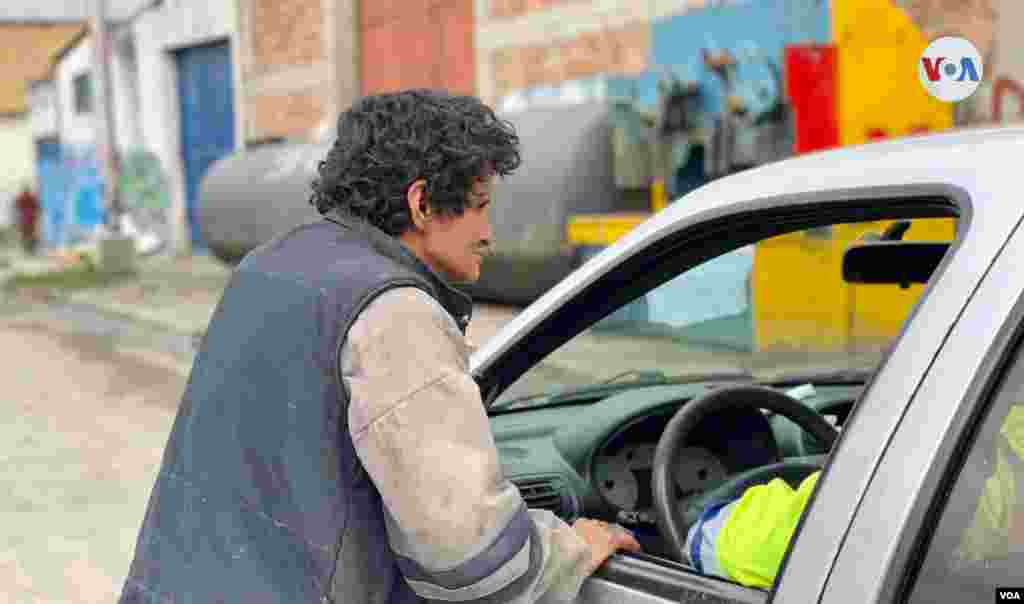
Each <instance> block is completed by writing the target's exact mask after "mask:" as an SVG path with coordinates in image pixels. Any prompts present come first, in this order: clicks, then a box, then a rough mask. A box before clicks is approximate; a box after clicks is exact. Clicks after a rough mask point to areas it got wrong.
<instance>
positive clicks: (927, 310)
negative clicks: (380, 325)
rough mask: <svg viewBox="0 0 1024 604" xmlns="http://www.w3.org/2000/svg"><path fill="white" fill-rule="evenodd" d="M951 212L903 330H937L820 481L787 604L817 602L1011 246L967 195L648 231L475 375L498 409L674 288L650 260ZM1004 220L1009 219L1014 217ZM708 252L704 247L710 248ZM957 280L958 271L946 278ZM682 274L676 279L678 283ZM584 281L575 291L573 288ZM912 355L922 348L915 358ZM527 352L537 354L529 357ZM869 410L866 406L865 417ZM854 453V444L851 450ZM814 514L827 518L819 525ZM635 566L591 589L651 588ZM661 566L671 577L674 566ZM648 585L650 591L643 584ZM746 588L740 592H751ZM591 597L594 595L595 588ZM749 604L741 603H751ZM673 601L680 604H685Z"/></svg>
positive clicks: (840, 205) (923, 193)
mask: <svg viewBox="0 0 1024 604" xmlns="http://www.w3.org/2000/svg"><path fill="white" fill-rule="evenodd" d="M883 201H884V202H883ZM880 202H883V203H880ZM933 206H934V207H939V206H941V207H943V208H944V209H943V210H942V211H936V213H934V214H930V213H929V212H928V211H927V210H926V209H925V208H928V207H933ZM910 208H915V209H916V210H917V211H914V212H908V210H909V209H910ZM949 208H956V210H955V211H956V214H957V218H958V229H957V237H956V240H955V241H954V242H953V244H952V245H951V248H950V249H951V253H950V254H947V256H946V258H944V259H943V262H942V264H940V266H939V268H938V269H937V271H936V278H935V279H933V281H932V282H931V283H929V284H928V285H927V286H926V288H925V291H924V293H923V294H922V296H921V297H920V299H919V301H918V303H917V304H916V305H915V306H914V308H913V309H912V311H911V313H910V316H911V318H910V320H908V321H907V322H906V323H905V325H913V324H918V323H919V324H927V325H928V326H929V329H928V330H927V333H918V332H922V331H924V330H915V332H914V333H915V335H914V337H913V338H911V340H912V342H913V344H910V343H904V338H899V339H898V340H897V345H896V346H894V347H892V348H891V349H890V351H889V353H888V355H887V359H886V360H885V361H884V362H883V364H882V366H883V370H881V371H879V372H878V373H877V374H876V376H875V378H874V379H873V381H872V384H869V385H868V387H867V388H866V389H865V395H863V396H862V400H867V401H868V403H869V404H868V406H869V407H871V408H877V409H881V410H882V413H880V414H879V415H878V416H876V417H873V418H869V420H868V421H866V422H860V423H861V424H862V425H861V426H860V427H859V428H857V429H855V430H853V431H852V434H853V435H854V436H855V438H850V434H851V432H848V431H844V434H843V435H842V436H841V437H840V439H839V442H838V443H837V446H836V447H837V448H836V451H837V453H836V455H834V456H833V459H831V460H830V461H829V463H828V464H826V466H825V469H824V472H823V480H821V481H819V488H818V492H817V493H816V494H815V495H814V496H813V497H812V499H811V502H810V504H809V514H808V516H813V517H812V518H811V519H810V520H808V518H806V517H805V518H804V520H803V521H802V522H801V525H800V526H799V527H798V530H797V533H796V534H795V536H794V544H796V545H799V544H800V542H801V541H805V542H806V543H807V545H806V546H805V547H804V548H803V551H804V554H802V555H803V556H805V557H806V556H807V555H808V553H812V552H813V556H814V564H813V566H811V565H809V564H806V563H802V562H798V563H797V564H792V565H790V569H789V575H788V576H789V577H790V581H789V583H788V586H787V588H786V592H785V594H786V597H787V601H789V599H792V601H810V600H811V599H817V598H818V596H819V595H820V594H821V590H822V589H823V588H824V585H825V580H826V578H827V577H828V573H829V570H830V569H831V565H832V562H833V560H834V558H835V556H836V555H837V553H838V551H839V549H840V545H841V543H842V539H843V537H844V535H845V532H846V529H847V527H848V526H849V522H850V519H851V518H852V517H853V515H854V512H855V511H856V504H857V502H859V501H860V499H861V497H862V496H863V494H864V489H865V488H866V487H867V484H868V482H869V480H870V477H871V474H872V470H873V467H874V464H876V463H877V462H878V460H879V458H880V457H881V453H882V451H884V449H885V446H886V444H887V442H888V438H889V436H890V435H891V433H892V432H893V430H895V428H896V426H897V424H898V422H899V418H900V417H901V415H902V410H903V407H904V406H905V404H906V402H907V401H909V400H910V399H911V397H912V395H913V393H914V391H915V390H916V386H917V384H918V382H919V381H920V380H921V379H922V378H923V376H924V375H925V373H926V371H927V369H928V367H929V366H930V364H931V360H932V358H933V357H934V355H935V354H936V353H937V351H938V350H939V349H940V347H941V344H942V342H943V341H944V339H945V337H946V335H947V333H948V331H949V330H950V329H951V328H952V327H953V325H954V324H955V322H956V319H957V317H958V315H959V312H960V310H961V308H962V307H963V305H964V304H965V303H966V301H967V300H968V299H969V297H970V295H971V294H972V293H973V291H974V290H975V288H976V287H977V284H978V282H979V281H980V279H981V276H980V274H979V273H978V272H977V271H976V272H975V273H972V272H971V270H970V268H971V266H977V265H978V263H979V262H984V260H983V259H986V258H987V259H991V258H992V257H994V256H995V254H996V253H997V252H998V249H999V245H1000V242H1001V241H1004V240H1005V237H1006V235H1008V228H1009V227H1006V225H1005V222H1004V223H1003V224H1002V225H1001V224H1000V223H999V221H998V220H997V219H996V214H997V213H993V215H992V216H990V217H989V218H988V219H987V220H986V221H985V222H986V224H985V229H984V230H985V231H986V232H987V233H988V235H989V236H988V237H986V238H983V237H981V236H980V235H978V234H977V231H980V230H982V229H980V228H978V229H975V228H973V225H972V222H973V220H974V218H975V217H974V215H973V211H972V205H971V200H970V197H969V196H968V195H967V193H966V192H965V191H963V190H962V189H959V188H957V187H952V186H947V185H937V184H912V185H899V186H884V187H864V188H859V189H853V190H850V189H843V190H830V191H819V192H813V193H804V194H798V195H785V196H778V197H771V198H766V199H760V200H753V201H750V202H747V203H742V204H734V205H731V206H727V207H723V208H718V209H716V210H712V211H707V212H697V213H695V214H694V215H692V216H690V217H688V218H687V219H684V220H681V221H677V223H671V224H664V225H663V228H662V229H661V230H658V229H650V231H649V232H648V234H647V237H646V239H643V240H642V241H634V242H633V244H632V245H633V246H634V247H633V249H631V250H629V252H628V253H622V250H621V249H620V250H618V252H619V254H620V256H619V257H616V254H615V253H614V252H615V250H614V249H613V250H612V251H606V252H604V253H603V254H601V255H599V256H598V257H596V258H595V259H593V260H591V262H590V263H588V264H590V266H589V267H588V266H584V267H583V268H582V269H580V270H579V271H577V273H578V274H576V275H575V276H570V278H568V279H567V280H566V282H565V283H563V284H560V286H559V288H558V289H559V290H560V296H559V295H557V294H559V292H556V294H555V295H552V297H551V298H550V299H548V300H547V301H546V302H544V300H543V299H542V301H541V302H539V303H537V304H535V305H534V306H535V308H532V309H528V311H531V312H528V313H524V314H526V315H527V316H525V317H520V318H518V319H517V321H519V325H518V326H517V327H516V326H514V327H512V329H511V331H512V332H513V336H517V337H511V338H509V341H507V342H504V343H499V344H497V345H496V346H494V345H492V349H491V351H490V354H492V355H493V356H492V357H491V359H490V361H491V362H489V363H487V362H484V363H478V364H476V371H475V375H476V377H477V379H478V382H479V383H480V384H481V389H482V392H483V393H484V395H485V400H488V401H490V400H493V398H494V397H495V396H496V394H497V393H498V392H499V391H500V390H501V389H503V388H505V387H507V386H508V385H509V384H511V383H513V382H514V381H515V379H517V378H518V375H521V373H522V371H525V369H524V367H528V366H529V365H530V359H529V358H525V357H532V358H533V359H537V358H543V356H546V354H548V353H549V352H550V351H551V350H554V349H555V348H557V347H558V346H559V345H561V343H563V342H564V341H566V340H567V339H568V337H570V336H569V335H567V334H575V333H578V332H579V331H580V330H581V329H583V328H585V327H586V326H589V325H590V324H593V323H594V322H596V321H597V320H599V319H600V318H602V317H603V316H605V315H606V314H607V313H608V312H609V311H610V310H612V309H613V308H614V307H616V306H618V305H621V304H623V303H625V302H627V301H628V300H629V299H631V298H632V297H635V296H636V295H637V292H639V291H646V290H648V289H650V288H651V287H654V286H656V285H658V284H660V283H661V282H664V281H667V280H668V279H669V278H670V277H669V276H665V277H664V278H662V277H660V276H657V275H648V274H644V273H643V269H644V268H645V266H646V267H647V268H650V267H651V266H652V265H651V264H647V265H645V264H644V263H643V258H644V255H645V254H652V253H653V254H655V255H659V254H660V255H664V254H670V253H676V254H678V253H681V252H686V251H687V250H689V251H691V252H694V258H693V259H692V260H691V259H685V260H680V259H679V258H676V259H675V260H674V261H675V262H677V263H679V264H684V265H686V266H687V267H688V268H689V267H692V266H695V265H697V264H699V263H700V262H703V261H705V260H707V259H709V258H710V257H714V256H715V255H717V254H718V253H721V252H724V251H727V250H728V249H733V248H737V247H741V246H742V245H747V244H749V243H753V242H755V241H758V240H761V239H763V238H764V237H765V236H770V235H771V231H772V230H773V229H775V228H776V227H778V226H779V223H782V222H785V221H788V220H794V221H798V222H793V223H791V224H789V225H788V226H786V227H780V228H779V231H778V232H780V233H781V232H789V231H791V230H793V229H794V228H795V229H797V230H799V229H803V228H811V227H814V226H824V225H826V224H834V223H836V222H838V221H840V220H837V218H836V217H837V216H843V217H848V218H846V221H862V220H863V221H869V220H883V219H887V218H901V217H906V216H907V215H908V213H909V214H913V215H917V216H920V217H921V218H926V217H940V216H947V215H948V214H947V212H948V211H949ZM766 218H770V220H768V221H766V220H765V219H766ZM1003 218H1004V219H1005V216H1003ZM741 219H743V220H746V221H747V222H746V224H748V225H752V224H756V225H757V226H756V227H749V228H750V229H751V230H750V231H748V232H745V233H744V235H743V236H733V237H732V239H731V241H730V239H729V237H725V238H724V240H725V241H728V244H727V245H723V240H722V239H721V238H719V239H715V240H714V241H715V245H718V246H721V249H716V248H715V245H711V246H710V247H709V246H708V245H707V241H709V240H711V239H712V236H713V235H719V236H720V235H721V233H723V232H726V233H727V232H728V230H726V231H722V230H720V229H721V228H722V225H725V227H724V228H726V229H728V228H732V229H733V230H735V228H736V225H737V224H740V223H741ZM794 225H795V226H794ZM1003 227H1006V229H1007V230H1005V231H1004V230H1002V228H1003ZM709 231H710V232H709ZM755 231H756V233H755ZM652 233H653V234H652ZM702 235H703V239H702ZM702 243H704V244H705V245H703V246H702V245H701V244H702ZM624 245H626V244H624ZM686 246H689V248H687V247H686ZM613 247H614V246H613ZM947 268H948V269H950V270H946V269H947ZM637 274H641V275H643V276H644V278H642V279H640V278H637V277H636V275H637ZM674 274H678V271H676V272H675V273H674ZM574 280H575V282H573V281H574ZM538 307H539V308H538ZM918 315H920V316H918ZM915 322H917V323H915ZM905 329H906V327H905ZM531 336H533V337H531ZM531 340H532V341H531ZM538 340H539V341H540V342H543V345H542V346H540V347H538V346H536V345H534V344H536V342H537V341H538ZM528 341H531V342H530V344H526V343H527V342H528ZM502 346H504V348H502ZM914 346H917V348H916V349H914ZM527 348H529V350H526V349H527ZM538 348H540V350H538ZM495 350H498V352H495ZM922 350H923V351H924V353H922ZM517 357H518V358H517ZM506 362H509V363H512V364H513V370H512V373H516V374H517V375H515V377H512V378H509V377H508V376H504V379H502V378H501V376H500V375H499V376H498V379H495V375H496V374H495V373H494V372H495V371H500V369H502V368H503V364H504V363H506ZM893 392H895V393H897V394H896V395H895V397H894V398H895V400H896V401H897V403H896V404H895V405H880V401H879V400H878V399H880V398H882V397H883V396H884V397H886V398H889V399H890V400H892V397H893V394H892V393H893ZM883 393H884V394H883ZM860 406H861V405H860V404H858V406H857V407H860ZM857 414H858V410H857V408H855V410H854V413H853V415H851V419H850V421H851V422H853V420H854V419H855V418H856V416H857ZM853 423H854V424H856V423H857V422H853ZM845 441H852V442H851V444H848V445H844V442H845ZM844 450H845V451H846V453H845V457H846V458H847V460H846V461H843V462H842V463H841V464H840V466H839V467H838V469H836V468H835V467H834V466H833V460H834V459H835V458H837V457H838V458H840V459H842V458H843V456H844V453H843V452H844ZM836 472H838V473H839V478H837V479H836V480H829V475H830V473H831V474H834V473H836ZM821 492H824V493H825V495H826V497H825V499H826V500H827V501H828V502H829V504H828V505H818V504H817V503H816V500H817V499H820V498H821ZM836 500H839V503H838V504H835V503H832V502H834V501H836ZM815 510H817V511H816V513H815ZM803 526H809V527H813V530H808V531H802V530H801V529H802V527H803ZM794 549H798V548H794ZM791 554H792V551H791V552H790V554H787V560H789V559H790V558H791ZM626 557H628V556H615V557H613V558H612V559H611V560H610V561H609V563H608V565H606V570H608V571H613V572H612V573H611V575H609V576H603V575H602V572H601V571H599V572H598V574H597V575H595V577H594V578H593V579H592V580H591V581H593V582H595V583H596V582H601V581H607V582H608V583H610V584H609V585H606V586H605V587H607V588H608V589H607V590H606V591H607V593H609V594H611V593H614V589H612V587H613V585H612V584H614V585H622V584H624V583H623V581H624V578H625V577H628V576H635V577H642V576H643V575H645V574H647V575H648V577H649V578H650V576H652V575H651V573H649V572H648V570H649V569H648V570H644V569H642V568H640V567H638V566H637V565H635V564H632V561H626V560H624V558H626ZM663 566H666V568H668V566H669V565H663ZM633 567H636V568H633ZM681 568H682V567H681ZM784 568H785V567H784ZM668 572H669V574H674V576H675V577H676V578H677V579H681V580H682V581H683V582H684V583H688V582H689V580H688V579H686V578H685V575H682V574H679V573H674V571H671V570H669V571H668ZM792 577H801V578H809V579H811V580H810V581H807V582H805V583H804V584H803V585H802V586H800V585H798V584H796V583H794V582H793V579H792ZM693 579H694V581H696V580H697V579H705V578H704V577H700V576H699V575H693ZM638 580H640V581H641V583H642V582H643V581H642V579H638ZM635 583H636V582H635V581H634V584H635ZM661 583H664V582H663V581H661V582H659V581H654V582H650V583H648V585H649V587H651V588H652V593H653V591H656V589H654V588H656V587H657V585H658V584H661ZM671 583H672V581H669V582H668V584H667V585H669V587H670V588H671V585H670V584H671ZM691 587H696V588H697V591H700V589H701V587H700V586H698V585H696V584H695V583H691ZM737 587H738V588H739V589H741V590H742V589H745V588H742V587H739V586H737ZM776 587H778V585H776ZM587 589H590V588H589V587H587ZM637 593H640V592H637ZM701 593H704V592H701ZM775 594H776V591H772V592H761V591H758V590H749V593H748V594H747V595H752V596H753V600H751V601H763V600H765V599H770V598H771V597H773V596H774V595H775ZM745 599H746V598H741V600H745ZM596 601H602V600H600V599H598V600H596ZM609 601H611V600H609ZM637 601H643V600H637ZM652 601H653V600H652ZM675 601H678V597H677V598H676V600H675Z"/></svg>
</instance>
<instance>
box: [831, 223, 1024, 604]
mask: <svg viewBox="0 0 1024 604" xmlns="http://www.w3.org/2000/svg"><path fill="white" fill-rule="evenodd" d="M1022 258H1024V233H1022V232H1021V229H1020V228H1019V224H1018V226H1017V227H1016V230H1015V231H1014V233H1013V235H1012V237H1011V238H1010V240H1009V242H1008V243H1007V244H1006V246H1005V248H1004V249H1003V250H1002V251H1001V252H1000V254H999V256H998V258H997V259H996V261H995V263H994V264H993V265H992V266H991V268H990V270H988V271H987V273H986V274H985V276H984V279H983V281H982V283H981V284H980V286H979V288H978V290H977V291H976V292H975V294H974V295H973V296H972V297H971V299H970V301H969V302H968V303H967V304H966V305H965V307H964V309H963V312H962V313H961V316H960V318H959V320H958V321H957V324H956V326H955V327H954V329H953V330H952V331H951V332H950V334H949V337H948V338H946V340H945V341H944V342H943V345H942V347H941V349H940V351H939V353H938V355H936V356H935V359H934V362H933V363H932V364H931V367H929V369H928V371H927V374H926V376H925V378H924V380H923V381H922V382H921V384H920V386H919V387H918V388H917V389H916V392H915V393H914V396H913V398H912V400H911V402H910V404H909V405H908V406H907V407H906V409H905V411H904V413H903V415H902V417H901V419H900V424H899V427H898V428H897V430H896V432H895V433H894V434H893V437H892V440H891V444H889V446H888V447H887V448H886V450H885V454H884V456H883V458H882V461H881V463H880V464H879V466H878V468H877V472H876V473H875V474H874V476H873V477H872V479H871V483H870V486H869V487H868V489H867V491H866V492H865V495H864V497H863V500H862V501H861V502H860V505H859V507H858V510H857V513H856V516H855V518H854V520H853V522H852V524H851V525H850V527H849V530H848V532H847V533H846V535H845V538H844V542H843V545H842V549H841V550H840V552H839V556H838V557H837V559H836V563H835V566H834V568H833V569H832V573H831V576H830V577H829V579H828V582H827V585H826V586H825V589H824V591H823V597H822V601H826V602H833V601H851V602H906V601H909V602H928V601H937V600H936V598H938V599H941V600H942V601H956V602H981V601H985V602H989V601H992V600H993V598H994V597H995V598H997V601H998V594H997V593H996V590H997V588H999V587H1021V586H1024V557H1022V555H1021V554H1020V553H1019V552H1024V543H1020V544H1019V546H1018V547H1019V552H1018V553H1017V554H1016V557H1014V556H1010V557H1008V558H1006V557H996V558H994V559H991V560H988V559H986V560H985V561H983V562H981V563H977V564H975V563H973V562H972V561H970V560H969V559H968V558H969V557H970V556H968V554H969V553H970V550H971V549H972V548H973V549H977V546H976V545H972V541H971V540H973V541H977V539H975V538H974V537H971V535H972V534H975V533H976V532H977V531H976V529H977V527H976V526H975V523H976V522H978V521H981V520H984V519H983V518H981V516H986V515H988V516H992V518H993V519H994V520H993V521H995V522H997V523H998V522H1007V516H1006V514H1007V511H1006V510H999V509H998V508H999V507H1000V506H1003V505H1004V503H1003V499H1002V498H1001V497H995V495H994V493H993V489H994V488H996V487H995V486H993V485H996V484H997V483H994V482H991V478H992V476H994V475H995V474H994V472H995V468H996V466H997V465H999V463H1003V462H997V461H996V460H997V459H998V458H999V457H1000V456H1002V453H995V452H994V451H995V450H997V449H999V445H1000V438H1001V437H1000V434H1001V433H1004V432H1006V431H1007V425H1008V423H1007V422H1008V421H1009V420H1008V419H1007V418H1008V417H1010V415H1009V414H1010V413H1011V409H1012V408H1013V407H1014V406H1018V407H1019V406H1020V405H1021V403H1024V389H1022V386H1024V348H1022V347H1021V336H1022V335H1024V263H1022V262H1021V259H1022ZM915 327H916V326H915ZM1017 476H1018V477H1024V472H1021V473H1019V474H1017ZM999 488H1001V489H1003V491H1004V493H1003V494H1004V495H1007V497H1012V495H1010V493H1012V492H1013V490H1014V489H1013V488H1012V487H1007V485H1006V484H1002V486H1000V487H999ZM1007 489H1009V490H1007ZM1016 493H1017V496H1018V499H1017V500H1018V501H1020V500H1022V499H1024V497H1021V495H1022V494H1024V480H1021V481H1018V482H1017V484H1016ZM983 495H984V496H985V497H988V498H990V501H989V502H988V503H987V504H985V505H982V503H981V501H982V496H983ZM992 506H996V508H993V507H992ZM980 509H985V510H987V513H986V512H982V511H979V510H980ZM993 509H995V511H994V512H993ZM1003 528H1007V527H1003ZM999 530H1002V529H999ZM1022 540H1024V536H1022ZM982 541H984V539H983V540H982ZM972 555H973V554H972ZM974 562H977V561H974Z"/></svg>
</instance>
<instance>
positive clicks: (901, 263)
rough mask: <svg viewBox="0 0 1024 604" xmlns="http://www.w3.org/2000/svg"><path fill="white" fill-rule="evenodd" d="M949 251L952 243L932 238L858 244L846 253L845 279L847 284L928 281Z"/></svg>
mask: <svg viewBox="0 0 1024 604" xmlns="http://www.w3.org/2000/svg"><path fill="white" fill-rule="evenodd" d="M947 251H949V243H945V242H929V241H898V240H897V241H884V240H883V241H869V242H864V243H857V244H855V245H853V246H851V247H850V248H848V249H847V250H846V252H845V253H844V254H843V281H846V282H847V283H873V284H898V285H899V286H900V287H902V288H904V289H906V288H908V287H910V284H911V283H927V282H928V280H929V279H930V278H931V276H932V273H934V272H935V269H936V268H937V267H938V266H939V263H940V262H942V258H943V257H944V256H945V255H946V252H947Z"/></svg>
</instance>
